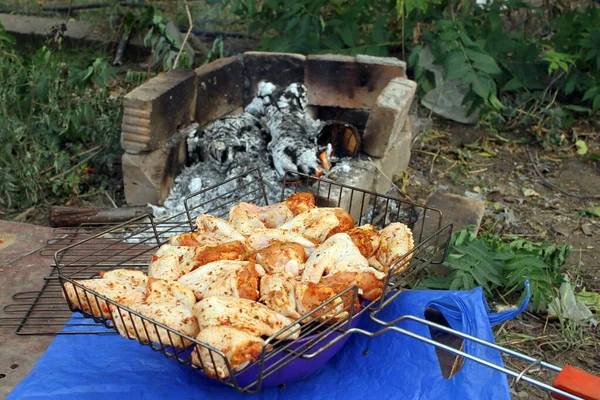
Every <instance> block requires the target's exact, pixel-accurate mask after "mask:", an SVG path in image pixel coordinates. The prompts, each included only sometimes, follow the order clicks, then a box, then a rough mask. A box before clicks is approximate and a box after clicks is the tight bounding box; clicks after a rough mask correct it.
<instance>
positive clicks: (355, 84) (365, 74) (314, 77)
mask: <svg viewBox="0 0 600 400" xmlns="http://www.w3.org/2000/svg"><path fill="white" fill-rule="evenodd" d="M405 76H406V68H405V64H404V63H402V62H401V61H400V60H398V59H394V58H383V57H368V56H357V57H356V58H355V57H350V56H342V55H331V54H324V55H309V56H308V57H306V67H305V70H304V82H305V84H306V86H307V87H308V94H309V96H308V101H309V103H310V104H312V105H318V106H332V107H343V108H355V109H371V107H372V106H373V104H375V100H376V99H377V96H379V93H381V91H382V90H383V88H384V87H385V86H386V85H387V84H388V82H389V81H390V80H392V79H393V78H397V77H405Z"/></svg>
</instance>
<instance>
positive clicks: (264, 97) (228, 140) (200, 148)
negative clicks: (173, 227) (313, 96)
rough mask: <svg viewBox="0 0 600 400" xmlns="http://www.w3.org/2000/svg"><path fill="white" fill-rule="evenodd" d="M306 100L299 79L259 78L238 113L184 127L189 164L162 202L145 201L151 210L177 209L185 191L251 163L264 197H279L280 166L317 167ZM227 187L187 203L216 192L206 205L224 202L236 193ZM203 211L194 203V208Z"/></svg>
mask: <svg viewBox="0 0 600 400" xmlns="http://www.w3.org/2000/svg"><path fill="white" fill-rule="evenodd" d="M307 106H308V98H307V93H306V87H305V86H304V85H303V84H300V83H294V84H291V85H289V86H288V87H287V88H278V87H276V86H275V85H273V84H272V83H270V82H260V83H259V85H258V93H257V96H256V97H255V98H254V99H253V100H252V102H251V103H250V104H248V106H247V107H246V109H245V110H244V112H243V113H242V114H240V115H230V116H225V117H223V118H221V119H219V120H217V121H214V122H212V123H211V124H209V125H207V126H206V127H204V128H202V129H199V130H195V131H193V132H191V133H189V135H188V137H187V146H188V160H189V161H190V162H192V163H193V165H191V166H188V167H186V168H185V169H184V170H183V171H182V172H181V174H180V175H179V176H178V177H177V178H176V179H175V185H174V186H173V189H172V190H171V192H170V193H169V196H168V197H167V199H166V201H165V203H164V205H163V206H151V207H152V209H153V213H154V216H155V217H161V216H166V215H176V214H178V213H182V212H184V211H185V206H184V198H185V197H186V196H189V195H191V194H194V193H197V192H199V191H201V190H204V189H206V188H209V187H211V186H214V185H217V184H219V183H221V182H223V181H225V180H227V179H228V178H230V177H233V176H236V175H239V174H242V173H244V172H245V171H248V170H251V169H254V168H257V167H258V168H260V171H261V173H262V177H263V182H264V184H265V191H266V193H267V198H268V201H269V203H275V202H277V201H280V199H281V190H282V180H283V175H284V173H285V171H286V170H289V171H292V172H303V173H306V174H310V175H314V174H315V172H316V171H317V169H319V168H320V167H321V165H320V163H319V160H318V156H317V154H318V152H319V149H318V147H317V137H318V135H319V133H320V131H321V128H322V127H323V125H324V124H323V122H321V121H319V120H315V119H313V118H312V117H311V116H310V115H309V114H308V112H307ZM248 179H252V178H251V177H249V178H248ZM232 185H233V186H232ZM233 189H235V184H234V183H230V184H229V185H226V186H224V187H219V188H218V189H216V190H217V191H216V192H215V191H210V193H206V194H202V195H200V196H197V197H195V198H194V199H193V203H195V204H201V203H204V202H207V201H208V200H213V198H214V197H215V195H217V196H216V197H218V198H216V199H214V202H211V203H210V204H209V205H208V207H210V208H214V207H216V206H217V205H218V204H227V203H228V202H230V201H231V200H233V199H235V197H236V196H239V195H240V193H235V191H234V193H230V194H227V193H228V192H230V191H232V190H233ZM290 193H291V192H290ZM190 206H192V207H193V204H192V205H190ZM205 211H206V210H201V209H198V210H197V212H196V213H200V212H205ZM182 218H185V217H184V216H182Z"/></svg>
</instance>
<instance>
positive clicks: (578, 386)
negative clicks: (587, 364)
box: [552, 365, 600, 400]
mask: <svg viewBox="0 0 600 400" xmlns="http://www.w3.org/2000/svg"><path fill="white" fill-rule="evenodd" d="M552 386H554V387H555V388H557V389H561V390H564V391H565V392H568V393H571V394H573V395H575V396H579V397H581V398H583V399H585V400H600V377H597V376H595V375H592V374H588V373H587V372H585V371H582V370H580V369H577V368H575V367H571V366H570V365H566V366H565V367H564V368H563V369H562V371H561V372H560V373H559V374H558V375H557V376H556V378H555V379H554V382H552ZM552 397H554V398H555V399H564V400H566V397H563V396H560V395H558V394H552Z"/></svg>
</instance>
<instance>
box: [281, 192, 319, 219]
mask: <svg viewBox="0 0 600 400" xmlns="http://www.w3.org/2000/svg"><path fill="white" fill-rule="evenodd" d="M285 205H286V206H287V207H288V208H289V209H290V211H292V214H294V215H298V214H301V213H303V212H306V211H308V210H310V209H312V208H315V207H316V201H315V196H314V195H313V194H312V193H308V192H298V193H294V194H293V195H291V196H290V197H288V198H287V199H286V201H285Z"/></svg>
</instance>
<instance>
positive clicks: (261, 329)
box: [193, 296, 300, 340]
mask: <svg viewBox="0 0 600 400" xmlns="http://www.w3.org/2000/svg"><path fill="white" fill-rule="evenodd" d="M193 311H194V315H195V316H196V318H197V319H198V325H199V327H200V329H201V330H202V329H205V328H207V327H209V326H228V327H231V328H235V329H238V330H242V331H246V332H248V333H251V334H252V335H254V336H256V337H259V336H267V337H268V336H273V335H275V334H276V333H277V332H279V331H280V330H281V329H283V328H285V327H286V326H289V325H292V324H293V322H294V321H293V320H291V319H289V318H288V317H285V316H283V315H281V314H279V313H278V312H276V311H274V310H272V309H270V308H269V307H267V306H265V305H263V304H260V303H257V302H256V301H252V300H248V299H237V298H235V297H225V296H211V297H206V298H205V299H204V300H201V301H199V302H198V303H197V304H196V305H195V306H194V309H193ZM299 335H300V326H299V325H295V326H293V327H292V328H291V329H290V330H287V331H285V332H284V333H282V334H281V336H280V337H277V339H289V340H293V339H297V338H298V336H299Z"/></svg>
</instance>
